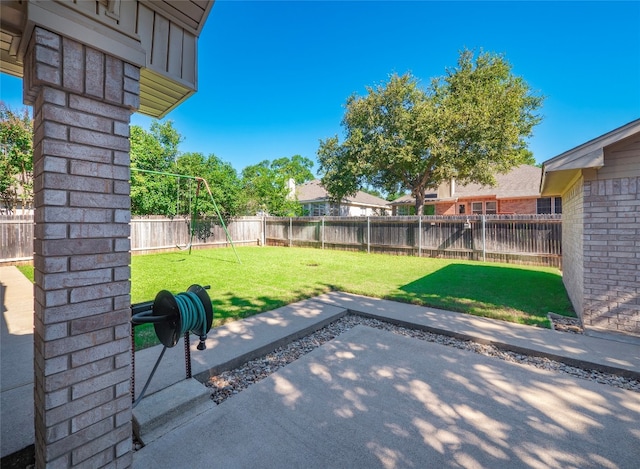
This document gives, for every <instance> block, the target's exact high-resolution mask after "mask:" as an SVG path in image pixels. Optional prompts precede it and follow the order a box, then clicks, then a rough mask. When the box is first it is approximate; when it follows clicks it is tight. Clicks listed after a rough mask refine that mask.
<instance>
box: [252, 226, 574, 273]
mask: <svg viewBox="0 0 640 469" xmlns="http://www.w3.org/2000/svg"><path fill="white" fill-rule="evenodd" d="M561 224H562V219H561V215H473V216H423V217H416V216H411V217H397V216H396V217H300V218H273V217H270V218H266V219H265V239H266V244H270V245H280V246H282V245H285V246H315V247H320V248H322V249H344V250H361V251H365V250H366V251H367V252H378V253H388V254H404V255H414V256H426V257H444V258H454V259H470V260H486V261H492V262H508V263H516V264H532V265H547V266H554V267H561V262H562V225H561Z"/></svg>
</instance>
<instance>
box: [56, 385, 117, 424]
mask: <svg viewBox="0 0 640 469" xmlns="http://www.w3.org/2000/svg"><path fill="white" fill-rule="evenodd" d="M70 389H71V388H69V387H67V388H64V389H62V390H61V391H56V392H57V393H61V392H63V393H66V394H67V397H68V395H69V394H70ZM56 392H54V393H51V394H55V393H56ZM111 400H113V390H112V389H102V390H100V391H98V392H95V393H93V394H89V395H87V396H84V397H82V398H80V399H76V400H74V401H70V400H68V399H67V401H66V402H64V403H63V404H61V405H60V406H54V407H52V408H51V409H52V411H51V412H49V415H47V418H48V419H50V422H64V421H67V420H69V419H70V418H72V417H74V416H76V415H80V414H82V413H83V412H87V411H89V410H91V409H92V408H94V407H99V406H101V405H104V404H105V403H107V402H109V401H111ZM60 401H62V398H61V399H60Z"/></svg>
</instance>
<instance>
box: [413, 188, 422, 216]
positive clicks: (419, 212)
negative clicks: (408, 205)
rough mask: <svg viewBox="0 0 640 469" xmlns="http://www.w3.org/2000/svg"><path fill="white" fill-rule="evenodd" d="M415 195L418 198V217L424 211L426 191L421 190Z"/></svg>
mask: <svg viewBox="0 0 640 469" xmlns="http://www.w3.org/2000/svg"><path fill="white" fill-rule="evenodd" d="M413 195H414V197H415V198H416V215H422V213H423V211H424V189H423V188H420V189H419V190H418V191H416V192H414V193H413Z"/></svg>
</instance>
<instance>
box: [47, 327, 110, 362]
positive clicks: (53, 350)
mask: <svg viewBox="0 0 640 469" xmlns="http://www.w3.org/2000/svg"><path fill="white" fill-rule="evenodd" d="M110 340H113V331H112V330H111V329H101V330H99V331H92V332H87V333H86V334H79V335H74V336H69V337H65V338H63V339H59V340H50V341H48V342H45V344H44V358H45V359H49V358H53V357H57V356H59V355H64V354H67V353H71V352H75V351H78V350H83V349H85V348H89V347H95V346H96V345H100V344H104V343H106V342H109V341H110Z"/></svg>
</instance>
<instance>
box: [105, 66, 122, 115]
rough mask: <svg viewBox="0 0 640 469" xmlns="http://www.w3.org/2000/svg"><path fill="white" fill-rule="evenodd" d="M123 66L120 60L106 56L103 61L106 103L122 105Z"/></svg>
mask: <svg viewBox="0 0 640 469" xmlns="http://www.w3.org/2000/svg"><path fill="white" fill-rule="evenodd" d="M123 80H124V64H123V62H122V61H121V60H119V59H116V58H114V57H110V56H107V57H106V61H105V82H104V85H105V87H104V88H105V89H104V97H105V99H106V100H107V101H111V102H113V103H117V104H122V95H123V93H124V91H123Z"/></svg>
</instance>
